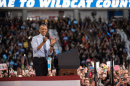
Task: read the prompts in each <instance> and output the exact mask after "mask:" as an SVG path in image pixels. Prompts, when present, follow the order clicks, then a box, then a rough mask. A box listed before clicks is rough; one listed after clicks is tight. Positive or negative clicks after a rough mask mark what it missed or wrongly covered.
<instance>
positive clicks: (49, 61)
mask: <svg viewBox="0 0 130 86" xmlns="http://www.w3.org/2000/svg"><path fill="white" fill-rule="evenodd" d="M49 69H51V58H50V57H49V58H48V70H49Z"/></svg>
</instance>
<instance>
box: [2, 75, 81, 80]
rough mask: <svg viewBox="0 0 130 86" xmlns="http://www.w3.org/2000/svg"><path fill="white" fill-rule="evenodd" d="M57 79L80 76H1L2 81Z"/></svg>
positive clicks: (77, 78)
mask: <svg viewBox="0 0 130 86" xmlns="http://www.w3.org/2000/svg"><path fill="white" fill-rule="evenodd" d="M55 80H80V77H79V76H34V77H11V78H0V81H55Z"/></svg>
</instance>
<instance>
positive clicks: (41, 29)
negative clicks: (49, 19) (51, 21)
mask: <svg viewBox="0 0 130 86" xmlns="http://www.w3.org/2000/svg"><path fill="white" fill-rule="evenodd" d="M39 32H40V33H41V35H42V36H45V35H46V33H47V26H41V28H40V29H39Z"/></svg>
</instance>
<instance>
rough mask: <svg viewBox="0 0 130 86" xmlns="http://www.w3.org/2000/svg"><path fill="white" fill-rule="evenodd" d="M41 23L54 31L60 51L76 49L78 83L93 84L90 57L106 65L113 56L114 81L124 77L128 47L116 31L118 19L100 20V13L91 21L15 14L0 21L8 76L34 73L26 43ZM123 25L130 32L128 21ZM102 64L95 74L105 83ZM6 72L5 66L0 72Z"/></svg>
mask: <svg viewBox="0 0 130 86" xmlns="http://www.w3.org/2000/svg"><path fill="white" fill-rule="evenodd" d="M125 22H126V21H125ZM127 23H128V22H127ZM41 24H47V26H48V28H49V29H56V30H57V31H58V34H59V37H60V40H61V46H62V49H63V52H65V51H68V50H70V49H74V48H77V49H78V50H79V58H80V66H81V67H79V68H78V71H77V72H78V74H79V75H80V78H81V84H82V86H84V85H86V84H94V76H95V75H94V71H93V69H91V66H92V64H91V61H93V60H94V59H96V61H99V62H100V63H101V64H100V65H102V64H104V65H106V61H110V60H111V58H113V59H114V64H115V65H119V66H120V67H119V69H120V71H122V73H119V70H118V71H114V81H115V83H116V84H118V83H120V78H119V77H120V75H123V77H124V78H126V80H128V71H129V69H128V66H129V60H127V59H126V56H127V52H128V51H127V47H126V46H125V41H121V37H120V34H119V33H118V32H117V31H116V29H117V28H120V26H119V25H120V22H118V21H113V20H112V19H111V20H110V21H108V20H106V21H102V18H101V17H99V19H98V20H96V21H92V20H91V19H90V18H89V17H86V18H85V19H84V20H82V19H81V18H80V19H79V22H77V21H76V20H75V19H74V20H71V19H70V18H69V17H66V18H58V19H57V20H54V19H49V20H35V21H29V20H27V21H22V19H18V18H17V17H15V18H14V19H12V20H4V21H2V22H0V63H9V67H10V77H15V76H18V77H21V76H29V77H31V76H35V71H34V70H33V62H32V60H33V56H32V47H31V44H30V43H31V38H32V37H33V36H35V35H38V34H39V32H38V29H39V26H40V25H41ZM123 27H126V29H127V32H128V33H129V32H130V31H129V28H128V27H129V24H126V25H124V26H123ZM104 65H103V66H100V67H101V68H99V70H100V71H97V72H98V73H97V75H98V78H99V81H100V82H101V83H102V84H107V82H108V83H109V82H110V68H109V67H107V66H105V69H104ZM123 68H124V69H123ZM101 71H102V72H101ZM7 72H8V71H7V70H6V71H1V72H0V76H1V77H7V75H8V73H7ZM89 72H90V73H89ZM55 73H56V71H55V69H54V70H49V74H48V75H49V76H55ZM117 76H118V77H117ZM126 82H127V81H126ZM127 83H128V82H127ZM87 86H88V85H87Z"/></svg>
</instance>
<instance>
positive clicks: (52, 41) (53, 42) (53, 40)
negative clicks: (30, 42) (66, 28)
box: [51, 37, 57, 46]
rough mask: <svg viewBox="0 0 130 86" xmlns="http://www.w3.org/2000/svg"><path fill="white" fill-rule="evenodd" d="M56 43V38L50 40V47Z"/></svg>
mask: <svg viewBox="0 0 130 86" xmlns="http://www.w3.org/2000/svg"><path fill="white" fill-rule="evenodd" d="M56 41H57V38H56V37H55V38H54V39H51V46H53V45H54V44H55V43H56Z"/></svg>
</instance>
